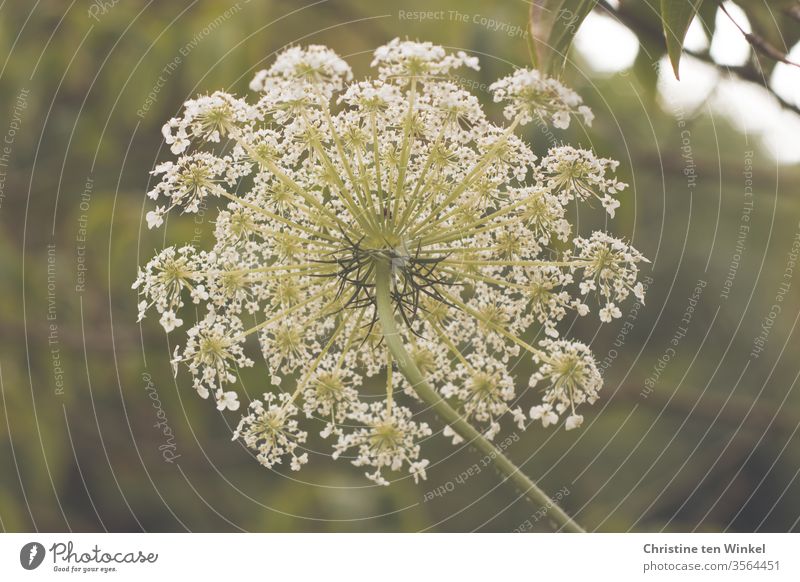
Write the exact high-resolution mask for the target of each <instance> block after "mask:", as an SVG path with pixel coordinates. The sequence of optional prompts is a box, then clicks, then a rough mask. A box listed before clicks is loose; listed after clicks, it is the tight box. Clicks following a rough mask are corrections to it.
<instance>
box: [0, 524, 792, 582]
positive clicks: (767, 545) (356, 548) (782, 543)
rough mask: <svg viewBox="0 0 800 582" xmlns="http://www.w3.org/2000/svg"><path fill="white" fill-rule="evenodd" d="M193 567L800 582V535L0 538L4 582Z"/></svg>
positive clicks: (218, 574) (207, 571)
mask: <svg viewBox="0 0 800 582" xmlns="http://www.w3.org/2000/svg"><path fill="white" fill-rule="evenodd" d="M187 574H197V575H201V576H202V578H201V579H202V580H225V579H230V580H232V579H234V577H237V578H238V577H242V576H254V575H255V576H258V578H257V579H259V580H265V581H270V580H298V581H301V582H305V581H307V580H320V581H322V580H324V581H325V582H337V581H339V580H342V581H347V582H358V581H361V580H365V581H366V580H369V581H370V582H374V581H376V580H377V581H380V582H388V581H394V580H398V581H400V580H402V581H404V582H414V581H417V580H420V581H429V580H436V579H441V580H457V581H458V582H462V581H471V580H480V581H482V582H485V581H487V580H489V581H492V580H496V581H498V582H501V581H502V582H505V581H511V580H546V579H554V580H561V581H565V582H570V581H576V580H593V581H594V580H599V581H605V580H613V581H614V582H622V581H627V580H654V581H658V580H662V581H663V580H679V579H680V580H702V581H706V580H741V581H747V582H750V581H761V580H764V581H775V582H777V581H781V580H791V581H797V580H800V534H638V533H637V534H586V535H580V534H575V535H569V534H523V535H520V534H3V535H0V580H3V581H14V582H16V581H17V580H20V581H22V580H32V581H33V580H67V579H70V580H87V579H88V580H109V581H112V580H113V581H115V582H117V581H119V582H122V581H127V580H136V581H141V580H153V581H157V580H158V581H160V580H169V579H170V578H169V577H170V576H185V575H187ZM212 577H213V578H212ZM223 577H227V578H223ZM434 577H437V578H434Z"/></svg>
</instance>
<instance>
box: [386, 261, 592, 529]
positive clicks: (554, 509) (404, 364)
mask: <svg viewBox="0 0 800 582" xmlns="http://www.w3.org/2000/svg"><path fill="white" fill-rule="evenodd" d="M391 286H392V270H391V265H390V264H389V262H388V260H387V261H376V265H375V295H376V301H377V309H378V317H379V318H380V322H381V326H382V327H383V337H384V339H385V340H386V345H387V346H388V347H389V351H390V352H391V354H392V356H393V357H394V359H395V361H396V362H397V367H398V369H399V370H400V372H402V373H403V375H405V377H406V378H407V379H408V381H409V382H410V383H411V385H412V386H413V387H414V390H415V391H416V393H417V395H418V396H419V397H420V398H421V399H422V400H423V401H424V402H425V403H426V404H427V405H428V406H430V407H431V408H433V410H434V411H435V412H436V413H437V414H438V415H439V417H440V418H441V419H442V420H444V421H445V422H446V423H447V424H449V425H450V427H451V428H452V429H453V430H454V431H455V432H456V433H458V434H459V435H460V436H461V437H462V438H464V439H465V441H466V442H468V443H470V444H471V445H473V446H475V447H476V448H477V449H478V450H479V451H480V452H482V453H484V454H485V455H488V456H489V457H490V458H492V459H494V463H495V466H496V467H497V468H498V469H499V470H500V471H502V472H503V473H504V474H505V475H506V477H507V478H508V479H510V480H511V481H512V482H513V483H514V484H515V485H517V487H519V488H520V489H521V490H522V491H523V493H524V494H525V496H526V497H527V498H528V499H529V500H530V501H532V502H533V503H534V504H536V505H537V506H541V507H548V508H549V509H548V513H547V514H548V516H549V517H550V518H552V519H553V521H555V522H556V524H557V525H558V527H559V529H561V530H564V531H568V532H583V531H584V530H583V528H582V527H581V526H580V525H578V524H577V523H575V521H573V519H572V518H571V517H570V516H568V515H567V514H566V513H564V510H562V509H561V508H560V507H559V506H558V505H556V502H555V501H553V500H552V499H550V497H548V496H547V494H546V493H545V492H544V491H542V490H541V489H540V488H539V487H538V486H537V485H536V484H535V483H534V482H533V481H531V480H530V479H529V478H528V477H527V476H526V475H525V474H524V473H523V472H522V471H521V470H520V469H519V468H518V467H517V466H516V465H515V464H514V463H512V462H511V460H510V459H509V458H508V457H506V456H505V455H504V454H503V453H502V452H501V451H500V450H499V449H497V447H495V446H494V445H493V444H492V443H491V441H489V440H488V439H487V438H486V437H484V436H483V435H482V434H481V433H480V432H479V431H477V430H476V429H475V428H474V427H473V426H472V425H471V424H470V423H468V422H467V421H466V420H464V419H463V418H462V417H461V415H460V414H459V413H458V412H456V411H455V410H454V409H453V408H452V407H451V406H450V405H449V404H448V403H447V402H446V401H445V400H444V398H442V397H441V396H440V395H439V394H438V393H437V392H436V391H435V390H434V389H433V388H432V387H431V385H430V384H429V383H428V381H427V380H426V379H425V377H424V376H423V374H422V372H421V371H420V369H419V368H418V367H417V365H416V364H415V363H414V361H413V359H412V358H411V356H410V355H409V353H408V351H407V350H406V348H405V345H403V339H402V337H401V336H400V333H399V332H398V330H397V322H396V321H395V317H394V306H393V305H392V297H391Z"/></svg>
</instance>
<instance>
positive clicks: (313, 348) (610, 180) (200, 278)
mask: <svg viewBox="0 0 800 582" xmlns="http://www.w3.org/2000/svg"><path fill="white" fill-rule="evenodd" d="M373 66H375V67H376V68H377V78H374V79H367V80H360V81H352V73H351V71H350V68H349V66H348V65H347V63H346V62H345V61H344V60H343V59H341V58H340V57H339V56H338V55H336V54H335V53H334V52H333V51H331V50H330V49H328V48H326V47H321V46H312V47H308V48H302V47H292V48H289V49H287V50H286V51H284V52H283V53H281V54H280V55H279V56H278V57H277V58H276V60H275V62H274V63H273V64H272V66H270V67H269V68H267V69H265V70H264V71H261V72H259V73H257V74H256V76H255V78H254V79H253V82H252V83H251V89H253V90H254V91H257V92H258V94H257V97H256V99H255V101H254V102H250V101H248V100H245V99H242V98H237V97H233V96H231V95H228V94H226V93H214V94H212V95H210V96H205V97H200V98H198V99H195V100H191V101H189V102H187V104H186V106H185V108H184V112H183V115H182V116H181V117H178V118H175V119H172V120H170V121H169V122H168V123H167V125H166V126H165V128H164V136H165V139H166V141H167V143H169V144H170V145H171V146H172V151H173V152H174V153H175V154H176V155H178V156H179V157H178V159H177V160H176V161H174V162H165V163H163V164H161V165H159V166H157V168H156V170H155V172H154V173H155V174H156V175H157V176H159V177H160V182H159V183H158V184H157V185H156V186H155V188H153V190H152V191H151V192H150V196H151V197H152V198H153V199H155V200H156V201H157V204H158V205H157V206H156V208H155V210H152V211H151V212H150V213H149V214H148V216H147V222H148V226H150V227H158V226H160V225H161V224H162V223H163V219H164V217H165V216H166V214H167V213H169V212H171V211H174V210H176V209H182V210H183V211H184V212H187V213H197V212H200V211H201V209H203V211H204V212H211V209H212V207H216V208H218V210H217V211H216V219H215V225H214V229H213V236H214V244H213V246H212V247H211V248H209V249H207V250H203V251H200V250H197V249H195V248H194V247H193V246H184V247H177V248H176V247H169V248H167V249H165V250H164V251H162V252H161V253H159V254H158V255H156V257H155V258H153V259H152V260H151V261H150V262H148V263H147V265H146V266H145V267H144V268H143V269H141V270H140V272H139V276H138V278H137V281H136V283H135V284H134V286H135V287H136V289H137V290H138V293H139V294H140V297H141V300H140V317H143V316H144V315H145V313H146V312H147V311H148V310H149V309H155V310H156V311H157V312H158V313H159V316H160V320H161V323H162V325H163V326H164V328H165V329H166V330H167V331H172V330H176V329H178V328H179V326H181V325H182V324H183V320H186V321H187V322H190V320H191V315H192V314H191V313H187V312H186V311H185V307H186V305H185V304H186V303H187V302H189V301H190V302H191V303H192V306H191V307H192V311H194V310H196V309H197V310H200V313H201V316H200V320H199V321H198V322H197V323H195V324H193V325H192V324H191V323H187V324H185V325H186V327H188V330H187V332H186V336H185V341H184V342H183V345H179V346H178V347H177V348H176V351H175V355H174V359H173V363H174V364H175V365H176V366H185V367H186V368H188V370H189V372H190V373H191V375H192V376H193V384H194V387H195V389H196V390H197V391H198V393H199V394H200V396H202V397H204V398H208V397H209V396H211V395H213V396H214V400H215V402H216V405H217V408H218V409H219V410H221V411H226V410H235V409H236V408H238V406H239V400H238V396H237V394H238V392H237V391H236V389H235V388H234V385H235V383H236V381H237V376H238V370H239V369H240V368H242V367H245V366H252V365H253V364H254V362H253V360H252V359H251V356H250V355H248V354H247V353H246V352H247V351H249V349H250V347H249V346H250V345H252V344H255V343H257V344H258V346H259V347H260V351H261V356H262V358H263V360H264V362H265V366H266V368H267V374H266V376H267V377H269V379H270V380H271V383H272V387H273V389H272V390H271V391H269V392H267V394H265V395H264V398H263V400H256V401H254V402H252V403H250V405H249V408H248V411H247V413H246V414H245V415H244V416H243V418H242V420H241V422H240V423H239V426H238V428H237V430H236V433H235V437H241V438H242V440H243V441H244V443H245V444H246V445H247V446H248V447H249V448H251V449H253V450H254V451H255V452H256V454H257V456H258V459H259V461H260V462H261V463H262V464H264V465H266V466H268V467H272V466H274V465H275V464H277V463H281V462H282V460H283V459H287V458H288V459H289V463H288V464H289V465H290V467H291V468H292V469H299V468H300V466H301V465H303V464H305V463H306V461H307V460H308V455H307V453H305V452H303V446H304V443H305V440H306V435H307V431H306V430H305V429H301V424H303V425H305V424H306V423H307V424H309V425H313V424H314V423H317V424H318V426H319V427H320V434H321V435H322V436H323V437H325V438H328V439H330V440H332V442H333V445H332V448H333V456H334V457H346V456H348V455H349V456H350V459H351V462H352V463H353V464H354V465H356V466H359V467H368V468H369V469H368V471H367V476H368V477H369V478H370V479H372V480H373V481H375V482H376V483H380V484H385V483H387V482H388V477H389V474H388V472H389V471H404V472H406V473H407V474H409V475H411V476H412V477H413V478H414V479H415V480H417V479H424V478H425V475H426V470H427V468H428V467H429V463H428V461H427V460H426V459H424V458H421V446H420V442H421V440H423V439H425V438H427V437H428V436H430V435H431V434H432V431H431V428H429V427H428V425H427V424H426V423H423V422H418V421H417V420H415V419H414V413H413V412H412V410H414V408H413V407H414V406H415V404H416V401H417V396H416V394H417V392H416V388H415V385H414V383H413V382H411V381H409V379H408V378H407V377H405V375H403V374H401V373H400V369H399V368H400V367H399V366H398V364H399V362H396V361H394V358H393V356H392V354H391V352H390V350H389V349H388V347H387V341H386V338H385V337H384V333H383V329H382V325H381V321H383V322H384V323H386V319H383V320H381V319H380V318H379V314H378V310H377V308H376V307H377V299H376V293H377V285H376V283H377V278H376V277H377V274H378V273H379V272H381V273H387V275H386V277H385V278H383V279H381V283H382V284H383V283H385V279H387V278H388V279H390V282H389V289H390V291H389V294H390V302H391V308H392V309H393V312H394V317H395V319H396V322H397V323H398V324H399V331H398V332H397V335H399V336H400V340H401V341H402V342H403V344H404V345H405V346H408V353H409V358H410V359H411V360H413V363H414V366H415V367H416V368H417V369H418V370H419V371H420V373H421V374H422V375H423V376H424V378H425V379H426V380H427V382H428V383H430V384H432V385H433V386H434V387H435V390H437V391H438V395H440V396H441V397H442V398H444V399H447V401H448V402H450V403H452V405H453V406H454V407H455V408H456V409H457V411H458V413H459V414H460V415H461V417H462V418H464V419H467V420H468V421H469V422H471V423H474V424H476V425H477V426H478V427H479V428H480V430H481V432H482V434H483V435H484V436H485V437H487V438H492V437H494V436H495V435H496V434H497V433H498V431H500V430H502V427H503V426H504V424H508V423H511V424H513V425H515V426H517V427H518V428H519V429H524V428H525V424H526V416H525V414H524V413H523V412H522V411H523V408H522V407H523V404H524V403H525V402H526V401H529V400H535V401H537V402H538V404H536V405H535V406H533V408H531V412H530V417H531V418H533V419H535V420H540V421H541V423H542V425H544V426H548V425H551V424H554V423H556V422H558V420H559V417H560V416H561V415H563V414H564V413H567V412H568V413H569V416H568V417H567V418H566V421H565V423H566V427H567V428H568V429H573V428H577V427H578V426H580V424H581V421H582V418H583V417H582V416H581V415H579V414H577V413H576V412H575V410H576V409H577V408H578V407H579V406H581V405H583V404H586V403H592V402H594V401H595V400H596V399H597V397H598V391H599V390H600V387H601V379H600V375H599V372H598V370H597V366H596V364H595V362H594V359H593V357H592V355H591V352H590V351H589V348H588V347H587V346H585V345H584V344H581V343H579V342H574V341H571V340H567V339H561V333H562V330H561V329H560V328H561V323H562V322H563V321H564V320H565V319H566V318H567V317H568V316H569V315H571V314H572V315H581V316H583V315H586V314H588V313H589V312H590V311H591V309H592V306H595V305H596V306H597V311H598V314H599V316H600V318H601V320H603V321H607V320H610V319H612V318H614V317H619V316H620V310H619V305H620V304H621V302H622V301H624V300H625V299H626V297H627V296H628V295H629V294H630V293H631V292H632V293H633V294H634V295H636V297H638V298H639V299H640V300H641V298H642V295H643V293H642V286H641V285H640V284H639V283H637V281H636V279H637V276H638V264H639V263H641V262H643V261H644V260H645V259H644V257H643V256H642V255H641V254H640V253H638V251H636V250H634V249H633V248H631V247H630V246H629V245H628V244H627V243H625V242H624V241H622V240H620V239H616V238H613V237H611V236H609V235H607V234H605V233H602V232H595V233H593V234H591V235H590V236H589V237H588V238H584V237H581V236H575V237H574V238H571V237H572V234H571V232H572V225H571V224H570V223H569V221H568V220H567V216H568V215H569V214H568V212H569V211H570V209H571V207H572V206H573V205H577V204H583V203H586V202H587V201H588V202H591V201H593V200H600V201H601V203H602V206H603V207H604V208H606V209H607V210H609V211H613V208H614V207H615V206H616V204H617V201H616V196H617V194H618V193H619V192H620V191H621V190H622V188H623V184H622V183H621V182H618V181H617V180H616V179H615V178H614V177H613V172H614V170H615V169H616V162H612V161H611V160H606V159H603V158H597V157H595V156H594V154H592V153H591V152H588V151H585V150H576V149H573V148H569V147H566V146H564V147H558V148H554V149H552V150H551V151H550V152H549V153H548V154H547V156H546V157H545V158H544V159H543V160H541V161H540V160H538V159H537V157H536V155H535V154H534V153H533V151H532V149H531V147H530V146H529V145H528V144H527V143H525V141H523V140H522V139H521V138H519V137H517V136H516V135H515V134H514V131H515V129H516V127H518V126H519V125H520V124H524V123H527V122H529V121H530V120H531V119H533V118H534V117H536V118H541V119H543V120H545V121H550V122H552V123H553V124H555V125H556V126H559V127H564V126H566V125H567V123H568V122H569V118H570V116H571V115H578V116H580V117H582V118H583V119H584V121H586V122H588V121H589V120H590V116H591V114H590V112H589V111H588V109H587V108H586V107H585V106H584V105H582V101H581V99H580V97H578V96H577V94H575V93H574V92H572V91H571V90H569V89H567V88H565V87H564V86H563V85H562V84H561V83H560V82H558V81H556V80H553V79H549V78H547V77H544V76H543V75H541V74H540V73H539V72H537V71H529V70H521V71H517V72H515V73H514V74H512V75H511V76H509V77H507V78H506V79H502V80H501V81H498V82H497V83H495V84H494V85H493V91H494V94H495V98H496V100H498V101H503V102H505V103H506V107H505V110H504V112H505V115H506V117H508V118H509V119H510V120H511V123H510V124H509V125H507V126H504V125H501V124H497V123H495V122H493V121H492V120H491V118H490V116H489V115H487V114H486V113H485V112H484V111H483V109H482V107H481V105H480V102H479V101H478V99H477V98H476V97H475V96H474V95H472V94H471V93H470V92H468V91H466V90H464V89H463V88H462V87H460V86H459V85H458V84H457V83H456V82H455V81H454V80H453V79H452V78H450V77H449V75H450V73H451V72H452V71H453V70H455V69H457V68H461V67H467V68H473V69H477V67H478V61H477V59H476V58H475V57H473V56H469V55H467V54H465V53H463V52H458V53H450V52H448V51H446V50H445V49H443V48H442V47H439V46H435V45H432V44H430V43H421V42H412V41H400V40H397V39H396V40H393V41H391V42H390V43H389V44H387V45H385V46H383V47H380V48H379V49H377V50H376V51H375V56H374V60H373ZM382 288H384V289H385V287H382ZM536 329H539V330H541V331H542V332H543V333H544V334H545V337H547V338H548V339H546V340H544V341H539V342H534V343H530V342H529V341H526V340H524V339H523V337H524V336H525V334H527V333H528V332H529V331H531V330H536ZM248 338H253V339H255V340H256V341H255V342H253V341H250V342H249V343H248ZM520 358H526V359H528V360H529V361H530V362H533V364H534V366H535V368H536V371H535V372H534V374H533V376H532V378H531V382H530V386H532V387H533V388H532V389H530V388H525V387H522V388H521V387H520V383H519V381H518V378H517V377H516V375H515V372H514V367H515V365H516V364H517V363H518V362H519V360H520ZM376 384H377V385H381V386H382V387H385V397H383V398H380V399H377V400H376V399H375V398H374V394H370V391H371V390H373V389H374V387H375V385H376ZM527 406H528V405H526V408H527ZM301 411H302V413H303V415H302V418H300V417H299V413H300V412H301ZM456 428H457V425H455V424H454V425H452V426H450V425H449V426H447V427H445V428H444V430H443V431H442V434H443V436H444V437H445V438H448V439H452V442H453V444H459V443H461V442H463V441H464V438H463V436H464V435H462V434H459V433H458V432H457V431H456V430H455V429H456Z"/></svg>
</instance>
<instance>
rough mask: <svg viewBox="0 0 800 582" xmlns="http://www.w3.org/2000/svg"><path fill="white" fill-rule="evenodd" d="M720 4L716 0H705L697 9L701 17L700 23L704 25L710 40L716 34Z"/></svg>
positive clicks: (709, 40)
mask: <svg viewBox="0 0 800 582" xmlns="http://www.w3.org/2000/svg"><path fill="white" fill-rule="evenodd" d="M718 7H719V4H718V3H717V1H716V0H703V2H702V3H701V4H700V6H699V7H698V9H697V16H698V18H700V24H702V25H703V30H704V31H705V33H706V36H708V42H711V39H712V38H713V36H714V29H715V28H716V26H717V8H718Z"/></svg>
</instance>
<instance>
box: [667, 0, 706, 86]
mask: <svg viewBox="0 0 800 582" xmlns="http://www.w3.org/2000/svg"><path fill="white" fill-rule="evenodd" d="M706 1H709V0H706ZM710 1H712V2H714V1H715V0H710ZM702 2H703V0H661V23H662V24H663V27H664V38H665V40H666V42H667V54H669V60H670V61H671V62H672V70H673V71H675V78H676V79H680V78H681V77H680V72H679V69H678V67H679V65H680V62H681V49H682V48H683V39H684V38H686V32H687V31H688V30H689V25H690V24H691V23H692V19H693V18H694V16H695V14H697V9H698V8H699V7H700V4H701V3H702Z"/></svg>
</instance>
